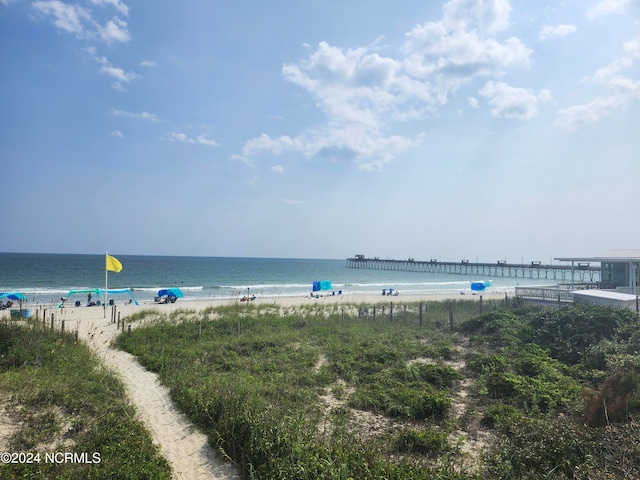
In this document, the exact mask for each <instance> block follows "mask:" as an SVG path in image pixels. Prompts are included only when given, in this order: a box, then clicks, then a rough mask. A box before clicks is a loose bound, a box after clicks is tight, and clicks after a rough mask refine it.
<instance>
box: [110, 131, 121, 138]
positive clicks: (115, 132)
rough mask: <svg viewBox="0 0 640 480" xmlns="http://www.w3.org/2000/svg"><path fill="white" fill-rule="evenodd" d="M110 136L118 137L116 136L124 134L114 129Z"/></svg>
mask: <svg viewBox="0 0 640 480" xmlns="http://www.w3.org/2000/svg"><path fill="white" fill-rule="evenodd" d="M111 136H113V137H118V138H123V137H124V134H123V133H122V132H121V131H120V130H114V131H113V132H111Z"/></svg>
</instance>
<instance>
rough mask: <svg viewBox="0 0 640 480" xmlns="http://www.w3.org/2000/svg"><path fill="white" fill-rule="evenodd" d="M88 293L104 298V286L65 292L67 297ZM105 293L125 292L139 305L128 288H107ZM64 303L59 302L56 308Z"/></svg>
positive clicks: (116, 293)
mask: <svg viewBox="0 0 640 480" xmlns="http://www.w3.org/2000/svg"><path fill="white" fill-rule="evenodd" d="M88 293H91V294H93V293H95V294H96V295H98V296H100V298H102V299H103V300H104V288H89V289H82V290H69V293H67V298H69V297H70V296H71V295H78V294H85V295H86V294H88ZM107 293H108V294H109V295H118V294H127V295H129V296H130V297H131V300H132V301H133V303H135V304H136V305H140V304H139V303H138V301H137V300H136V299H135V298H134V296H133V294H132V293H131V290H129V289H128V288H119V289H111V288H110V289H109V290H107ZM63 304H64V302H62V303H59V304H58V306H57V308H60V307H62V305H63Z"/></svg>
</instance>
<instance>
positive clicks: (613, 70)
mask: <svg viewBox="0 0 640 480" xmlns="http://www.w3.org/2000/svg"><path fill="white" fill-rule="evenodd" d="M631 65H633V59H631V58H630V57H621V58H618V59H617V60H614V61H613V62H611V63H610V64H609V65H607V66H606V67H603V68H600V69H598V70H596V73H595V74H594V75H593V77H591V78H590V80H592V81H593V82H595V83H602V84H605V85H606V84H608V83H609V82H611V80H612V79H613V78H614V77H616V76H617V75H618V73H619V72H620V71H621V70H623V69H625V68H627V67H630V66H631Z"/></svg>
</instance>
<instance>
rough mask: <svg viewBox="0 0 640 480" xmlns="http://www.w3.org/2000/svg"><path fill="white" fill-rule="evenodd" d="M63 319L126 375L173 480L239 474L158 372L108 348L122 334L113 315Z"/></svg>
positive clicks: (131, 394)
mask: <svg viewBox="0 0 640 480" xmlns="http://www.w3.org/2000/svg"><path fill="white" fill-rule="evenodd" d="M96 310H97V309H96ZM84 311H85V312H86V310H84ZM78 316H79V315H78ZM64 317H65V328H68V329H69V330H71V331H74V330H76V329H77V330H78V336H79V338H81V339H83V340H86V341H87V343H88V344H89V345H90V346H91V347H92V348H93V349H94V350H95V351H96V352H97V354H98V355H99V356H100V357H101V358H102V359H103V361H104V363H105V364H106V366H107V367H109V368H110V369H112V370H114V371H115V372H117V374H119V376H120V377H121V378H122V380H123V383H124V384H125V386H126V389H127V392H128V394H129V398H130V400H131V402H132V403H133V404H134V405H135V407H136V410H137V412H138V414H139V416H140V418H141V420H142V421H143V422H144V424H145V426H146V427H147V429H148V430H149V431H150V432H151V435H152V437H153V440H154V442H155V443H156V444H158V445H159V447H160V450H161V452H162V455H163V456H164V457H165V458H166V459H167V461H169V463H170V464H171V466H172V468H173V478H174V479H180V480H182V479H184V480H198V479H203V480H204V479H207V480H210V479H213V480H217V479H219V480H226V479H238V478H240V475H239V474H238V472H237V470H236V469H235V468H234V467H233V466H231V465H229V464H228V462H225V461H224V460H222V459H221V458H220V456H219V455H217V454H216V453H215V451H214V450H213V449H212V448H211V447H210V446H209V444H208V442H207V437H206V436H205V435H204V434H202V433H200V432H198V431H196V430H195V428H194V427H193V425H192V424H191V423H190V422H189V420H188V419H187V418H186V417H185V416H184V415H182V414H181V413H180V412H179V411H178V410H177V409H176V408H175V407H174V405H173V403H172V401H171V398H170V397H169V391H168V389H167V388H166V387H164V386H163V385H161V384H160V382H159V380H158V377H157V375H156V374H154V373H152V372H149V371H148V370H146V369H145V368H144V367H142V366H141V365H140V364H139V363H138V362H137V361H136V359H135V357H134V356H133V355H131V354H129V353H127V352H123V351H120V350H116V349H113V348H111V347H110V344H111V340H112V339H113V338H114V337H115V336H116V335H117V333H118V332H117V329H116V325H115V324H113V323H111V321H110V319H109V318H106V319H105V318H95V316H94V318H84V315H83V318H82V319H79V318H76V319H73V318H69V316H68V315H65V316H64Z"/></svg>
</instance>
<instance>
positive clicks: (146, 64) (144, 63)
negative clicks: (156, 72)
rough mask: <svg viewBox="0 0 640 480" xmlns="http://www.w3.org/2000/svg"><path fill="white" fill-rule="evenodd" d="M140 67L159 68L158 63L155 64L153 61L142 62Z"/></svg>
mask: <svg viewBox="0 0 640 480" xmlns="http://www.w3.org/2000/svg"><path fill="white" fill-rule="evenodd" d="M140 66H141V67H149V68H151V67H157V66H158V64H157V63H156V62H154V61H153V60H142V61H141V62H140Z"/></svg>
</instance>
